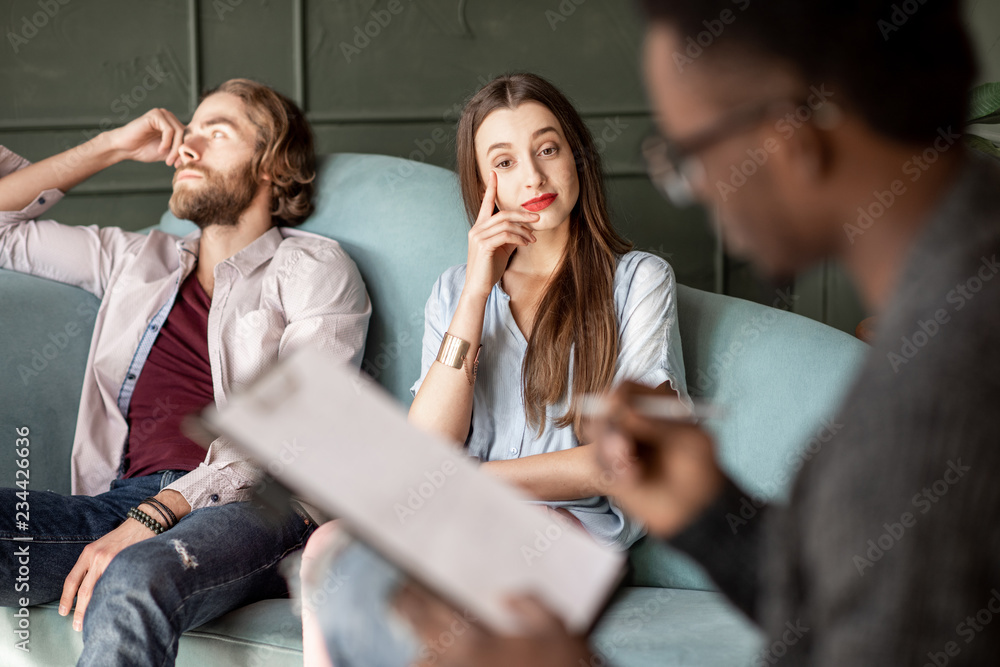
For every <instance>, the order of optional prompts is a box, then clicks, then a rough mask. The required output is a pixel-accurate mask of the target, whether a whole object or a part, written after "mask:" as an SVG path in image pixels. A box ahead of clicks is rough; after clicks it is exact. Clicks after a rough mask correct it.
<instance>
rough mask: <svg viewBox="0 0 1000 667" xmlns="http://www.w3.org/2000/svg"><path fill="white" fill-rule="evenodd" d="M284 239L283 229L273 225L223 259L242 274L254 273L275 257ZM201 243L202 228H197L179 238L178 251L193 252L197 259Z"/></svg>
mask: <svg viewBox="0 0 1000 667" xmlns="http://www.w3.org/2000/svg"><path fill="white" fill-rule="evenodd" d="M283 240H284V237H283V236H282V234H281V230H280V229H279V228H278V227H277V226H274V227H271V228H270V229H268V230H267V231H266V232H264V233H263V234H261V235H260V236H258V237H257V238H255V239H254V240H253V241H251V242H250V243H249V244H248V245H247V246H246V247H245V248H243V249H242V250H240V251H239V252H238V253H236V254H235V255H233V256H232V257H230V258H228V259H225V260H223V263H228V264H231V265H232V266H234V267H235V268H236V270H237V271H239V272H240V275H247V274H249V273H252V272H253V271H254V269H256V268H257V267H258V266H260V265H261V264H263V263H264V262H266V261H268V260H270V259H271V258H272V257H274V253H276V252H277V251H278V246H279V245H281V242H282V241H283ZM200 243H201V230H200V229H196V230H195V231H193V232H191V233H190V234H188V235H187V236H185V237H184V238H182V239H178V241H177V252H178V253H184V252H188V253H191V254H192V255H193V256H194V257H195V258H196V259H197V257H198V248H199V245H200Z"/></svg>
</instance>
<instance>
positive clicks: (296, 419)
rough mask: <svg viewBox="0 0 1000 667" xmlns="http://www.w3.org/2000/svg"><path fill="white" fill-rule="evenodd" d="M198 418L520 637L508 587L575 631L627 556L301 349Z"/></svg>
mask: <svg viewBox="0 0 1000 667" xmlns="http://www.w3.org/2000/svg"><path fill="white" fill-rule="evenodd" d="M205 419H206V421H207V422H208V423H209V424H211V425H212V427H213V428H215V429H216V430H218V431H219V432H220V433H222V434H224V435H227V436H229V437H230V438H231V439H232V440H233V441H235V442H237V443H239V444H240V445H241V446H242V447H244V448H245V449H246V450H247V451H248V452H249V453H250V454H251V455H252V456H253V458H255V459H256V460H257V461H258V462H259V463H260V464H261V465H262V467H263V468H264V469H266V470H267V471H268V472H269V473H271V475H272V476H273V477H275V478H276V479H278V480H279V481H281V482H282V483H284V484H285V485H286V486H288V488H290V489H291V490H292V491H293V492H295V493H296V494H297V495H300V496H301V497H302V498H304V499H305V500H306V501H308V502H310V503H313V504H315V505H316V506H317V507H318V508H320V509H321V510H323V511H325V512H328V513H329V514H331V515H333V516H338V517H340V518H341V519H342V520H343V521H344V522H345V524H346V525H347V526H348V527H349V529H350V530H351V531H352V532H354V533H355V534H356V535H357V536H358V537H360V538H362V539H363V540H365V541H366V542H368V543H369V544H370V545H371V546H372V547H374V548H375V549H377V550H378V551H379V552H380V553H382V554H383V555H384V556H385V557H386V558H388V559H389V560H390V561H392V562H394V563H396V564H397V565H398V566H400V567H401V568H402V569H403V570H405V571H406V572H408V573H410V574H412V575H414V576H415V577H416V578H417V579H418V580H420V581H422V582H423V583H424V584H425V585H427V586H429V587H431V588H432V589H434V590H436V591H437V592H438V593H439V594H441V595H442V596H444V597H445V598H447V599H449V600H450V601H451V602H452V603H453V604H456V605H459V606H462V607H465V608H467V609H468V610H470V611H471V612H472V613H473V614H475V615H476V616H478V617H479V618H480V619H481V621H482V622H483V623H484V624H485V625H487V626H488V627H490V628H492V629H493V630H495V631H497V632H501V633H505V634H516V633H517V630H518V628H517V624H516V621H515V619H514V618H513V617H512V615H511V613H510V612H509V610H508V609H507V607H506V606H505V605H504V602H503V601H504V599H505V598H506V597H507V596H509V595H511V594H514V593H531V594H534V595H535V596H536V597H538V598H539V599H541V600H542V601H544V602H545V603H546V604H547V605H548V606H549V607H550V608H551V609H552V610H553V611H554V612H555V613H557V614H558V615H559V616H560V617H561V618H562V619H563V621H564V622H565V624H566V625H567V627H568V628H569V629H570V630H572V631H576V632H581V631H584V630H586V629H587V628H589V627H590V626H591V624H592V623H593V621H594V619H595V617H596V615H597V614H598V613H599V612H600V610H601V608H602V607H603V605H604V603H605V601H606V600H607V598H608V596H609V595H610V593H611V591H612V590H613V588H614V586H615V585H616V584H617V582H618V580H619V577H620V576H621V570H622V564H623V562H624V554H621V553H618V552H614V551H611V550H609V549H606V548H604V547H601V546H599V545H598V544H597V543H595V542H594V541H593V540H592V539H591V538H590V537H589V536H588V535H586V534H585V533H583V532H582V531H580V530H577V529H576V528H572V527H569V526H567V525H564V524H562V523H560V522H558V521H555V520H553V519H552V518H550V517H549V516H547V514H546V513H545V512H544V511H541V510H540V507H539V506H538V505H529V504H526V503H525V502H524V501H525V500H529V498H528V497H527V496H526V495H524V494H522V493H521V492H519V491H517V490H515V489H513V488H511V487H509V486H508V485H506V484H504V483H502V482H500V481H498V480H496V479H493V478H491V477H489V476H488V475H486V474H484V473H482V472H481V471H479V470H478V469H477V467H476V465H475V462H473V461H471V460H470V459H469V458H468V457H467V456H465V455H464V454H463V453H462V451H461V450H459V449H458V447H457V446H455V445H451V444H449V443H447V442H445V441H443V440H442V439H440V438H437V437H434V436H432V435H429V434H426V433H424V432H422V431H420V430H418V429H417V428H415V427H414V426H412V425H411V424H410V423H409V422H408V421H407V419H406V414H405V412H404V411H403V410H402V408H401V407H400V406H399V405H398V404H397V403H396V402H395V401H394V400H393V399H392V398H391V397H389V395H388V394H386V393H385V392H384V391H383V390H382V389H381V388H380V387H378V386H377V385H376V384H375V383H373V382H371V381H370V380H368V379H366V378H363V377H362V376H360V375H359V373H358V371H357V370H355V369H353V368H350V367H347V366H344V365H342V364H341V363H339V362H337V361H335V360H333V359H331V358H330V357H329V356H328V355H327V354H326V353H323V352H321V351H317V350H311V349H304V350H300V351H299V352H297V353H296V354H294V355H292V356H291V357H289V358H288V359H287V360H285V361H284V362H282V363H281V364H278V365H277V366H276V367H274V368H273V369H272V370H271V371H269V372H268V373H267V374H265V375H264V376H263V377H262V378H260V380H258V381H257V382H256V383H254V385H253V386H251V387H250V388H249V390H248V391H247V392H246V393H244V394H242V395H239V396H236V397H234V398H233V399H232V401H231V402H230V404H229V405H228V406H226V407H225V408H224V409H222V410H221V411H220V412H216V411H214V410H209V411H208V412H206V414H205Z"/></svg>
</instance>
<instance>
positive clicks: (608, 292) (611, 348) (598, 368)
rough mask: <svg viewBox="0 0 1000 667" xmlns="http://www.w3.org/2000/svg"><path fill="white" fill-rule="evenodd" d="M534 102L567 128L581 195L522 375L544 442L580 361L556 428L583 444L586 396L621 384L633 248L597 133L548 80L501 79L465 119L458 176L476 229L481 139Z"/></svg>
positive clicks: (530, 414)
mask: <svg viewBox="0 0 1000 667" xmlns="http://www.w3.org/2000/svg"><path fill="white" fill-rule="evenodd" d="M529 101H532V102H538V103H540V104H543V105H544V106H545V107H547V108H548V109H549V110H550V111H551V112H552V114H553V115H554V116H555V117H556V119H557V120H558V121H559V123H560V125H561V126H562V131H563V135H564V136H565V137H566V141H567V142H568V143H569V147H570V149H571V150H572V152H573V159H574V162H575V164H576V173H577V177H578V179H579V182H580V195H579V197H578V198H577V201H576V205H575V206H574V207H573V210H572V212H571V213H570V233H569V241H568V242H567V244H566V249H565V251H564V253H563V257H562V260H561V261H560V263H559V266H558V267H557V268H556V272H555V275H554V276H553V278H552V280H551V281H550V283H549V286H548V288H547V289H546V291H545V294H544V295H543V296H542V298H541V301H540V302H539V304H538V310H537V314H536V316H535V322H534V325H533V326H532V328H531V335H530V337H529V338H528V351H527V354H526V355H525V357H524V366H523V368H522V370H521V378H522V384H523V389H524V410H525V414H526V416H527V419H528V423H529V424H531V425H532V426H534V427H537V428H538V434H539V435H541V434H542V433H543V432H544V430H545V416H546V408H547V407H548V406H550V405H554V404H556V403H558V402H559V401H561V400H563V399H565V397H566V395H567V391H568V390H569V389H570V387H569V382H570V359H571V358H572V360H573V369H572V370H573V386H572V392H571V394H570V403H569V409H568V410H567V412H566V414H565V415H563V416H561V417H558V418H557V419H556V420H555V425H556V426H557V427H559V428H564V427H566V426H569V425H572V426H573V432H574V433H575V435H576V436H577V438H578V439H580V438H581V430H582V429H581V426H582V422H583V416H582V415H581V410H580V400H581V397H582V396H583V395H584V394H586V393H593V392H602V391H605V390H607V389H608V388H609V387H610V386H611V381H612V380H613V379H614V373H615V365H616V362H617V360H618V351H619V350H618V318H617V316H616V313H615V303H614V277H615V270H616V268H617V265H618V258H619V257H620V256H621V255H623V254H624V253H626V252H628V251H629V250H631V249H632V244H631V243H629V242H628V241H626V240H625V239H624V238H622V237H621V236H620V235H619V234H618V232H617V231H616V230H615V229H614V227H613V226H612V224H611V220H610V218H609V216H608V210H607V200H606V196H605V193H604V178H603V173H602V170H601V158H600V155H599V154H598V152H597V149H596V148H595V147H594V140H593V137H592V136H591V134H590V130H589V129H588V128H587V126H586V125H585V124H584V122H583V119H582V118H580V114H578V113H577V111H576V109H574V108H573V105H572V104H571V103H570V101H569V100H568V99H567V98H566V96H565V95H563V94H562V93H561V92H560V91H559V89H558V88H556V87H555V86H554V85H552V84H551V83H549V82H548V81H547V80H545V79H543V78H542V77H540V76H537V75H535V74H530V73H515V74H506V75H503V76H500V77H498V78H496V79H494V80H493V81H491V82H490V83H488V84H486V86H484V87H483V88H482V89H481V90H480V91H479V92H478V93H476V94H475V95H474V96H473V97H472V99H471V100H469V102H468V104H466V106H465V110H464V111H463V112H462V117H461V119H460V120H459V122H458V137H457V139H456V149H457V162H458V175H459V179H460V181H461V185H462V199H463V200H464V202H465V209H466V211H467V212H468V215H469V220H470V221H471V223H472V224H475V220H476V217H477V215H478V213H479V208H480V207H481V205H482V201H483V196H484V194H485V192H486V185H485V183H484V181H483V177H482V174H480V173H479V168H478V166H477V163H476V151H475V138H476V132H477V131H478V130H479V126H480V125H482V123H483V121H484V120H485V119H486V117H487V116H489V115H490V114H491V113H492V112H493V111H495V110H497V109H515V108H517V107H518V106H519V105H520V104H521V103H523V102H529ZM571 351H572V355H571Z"/></svg>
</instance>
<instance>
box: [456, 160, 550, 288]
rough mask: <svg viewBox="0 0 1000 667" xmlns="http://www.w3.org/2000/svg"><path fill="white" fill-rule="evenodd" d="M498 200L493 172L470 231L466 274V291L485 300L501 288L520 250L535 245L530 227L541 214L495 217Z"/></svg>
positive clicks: (500, 214)
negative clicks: (507, 269)
mask: <svg viewBox="0 0 1000 667" xmlns="http://www.w3.org/2000/svg"><path fill="white" fill-rule="evenodd" d="M496 198H497V175H496V172H495V171H492V170H490V175H489V180H488V181H487V183H486V194H485V195H484V196H483V205H482V206H481V207H480V209H479V216H478V217H477V218H476V224H474V225H473V226H472V229H471V230H469V258H468V264H467V266H466V272H465V288H466V290H473V294H474V295H476V296H479V297H481V298H483V299H485V298H486V297H488V296H489V294H490V291H491V290H492V289H493V286H494V285H496V284H497V282H498V281H499V280H500V278H501V276H503V272H504V269H506V268H507V261H508V260H509V259H510V256H511V255H512V254H513V253H514V250H516V249H517V247H518V246H526V245H528V244H529V243H534V242H535V240H536V239H535V235H534V234H533V233H532V231H531V227H530V223H532V222H537V221H538V219H539V217H540V216H539V215H538V214H537V213H529V212H518V211H499V212H498V213H493V210H494V208H495V207H496Z"/></svg>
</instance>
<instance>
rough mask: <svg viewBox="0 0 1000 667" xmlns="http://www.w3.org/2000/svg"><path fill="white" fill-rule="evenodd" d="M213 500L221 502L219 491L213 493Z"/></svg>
mask: <svg viewBox="0 0 1000 667" xmlns="http://www.w3.org/2000/svg"><path fill="white" fill-rule="evenodd" d="M212 502H213V503H217V502H219V494H218V493H213V494H212Z"/></svg>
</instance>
